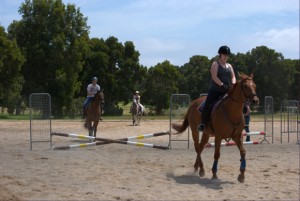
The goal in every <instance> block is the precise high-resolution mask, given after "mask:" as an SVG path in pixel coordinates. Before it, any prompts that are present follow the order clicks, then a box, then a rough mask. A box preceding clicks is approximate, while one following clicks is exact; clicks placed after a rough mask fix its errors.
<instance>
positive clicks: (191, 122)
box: [172, 74, 259, 182]
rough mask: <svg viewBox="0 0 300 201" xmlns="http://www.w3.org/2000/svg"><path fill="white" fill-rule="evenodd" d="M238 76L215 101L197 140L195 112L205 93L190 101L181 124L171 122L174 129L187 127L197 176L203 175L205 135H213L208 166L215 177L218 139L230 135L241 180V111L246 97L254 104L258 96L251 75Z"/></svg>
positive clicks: (198, 116)
mask: <svg viewBox="0 0 300 201" xmlns="http://www.w3.org/2000/svg"><path fill="white" fill-rule="evenodd" d="M240 78H241V80H239V81H238V82H237V83H236V84H234V85H233V86H232V88H231V90H230V91H229V93H228V96H227V97H226V98H223V99H222V100H221V102H220V103H219V104H216V106H215V108H214V109H213V111H212V113H211V116H210V118H211V119H210V121H209V123H208V124H207V125H206V128H205V129H204V131H203V134H202V138H201V142H200V143H199V131H198V125H199V124H200V122H201V113H199V111H198V108H199V106H200V104H201V103H202V102H203V101H204V100H205V99H206V97H200V98H198V99H196V100H194V101H193V102H192V103H191V105H190V106H189V109H188V111H187V113H186V114H185V117H184V120H183V123H182V124H181V125H178V124H173V125H172V127H173V129H175V130H176V131H177V132H178V133H182V132H183V131H185V130H186V128H187V127H188V126H190V127H191V130H192V135H193V140H194V147H195V151H196V153H197V157H196V161H195V164H194V169H195V172H196V171H197V170H198V168H200V170H199V175H200V177H203V176H204V175H205V171H204V167H203V162H202V159H201V153H202V151H203V149H204V147H205V146H206V145H207V143H208V140H209V137H210V136H215V154H214V163H213V166H212V174H213V177H212V178H213V179H215V178H217V169H218V160H219V158H220V147H221V141H222V140H223V139H230V138H231V139H232V140H233V141H234V142H235V143H236V145H237V147H238V149H239V151H240V155H241V164H240V175H239V176H238V181H239V182H244V180H245V175H244V173H245V170H246V159H245V156H246V150H245V148H244V145H243V136H242V131H243V128H244V126H245V121H244V117H243V114H242V113H243V106H244V103H245V102H246V101H247V100H251V101H252V103H253V104H258V102H259V99H258V97H257V95H256V85H255V83H254V82H253V75H251V76H248V75H245V74H243V75H240Z"/></svg>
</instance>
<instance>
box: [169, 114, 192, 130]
mask: <svg viewBox="0 0 300 201" xmlns="http://www.w3.org/2000/svg"><path fill="white" fill-rule="evenodd" d="M188 126H189V121H188V118H187V114H186V115H185V117H184V120H183V122H182V123H181V124H175V123H173V124H172V128H173V129H174V130H176V131H177V134H179V133H182V132H184V131H185V130H186V129H187V127H188Z"/></svg>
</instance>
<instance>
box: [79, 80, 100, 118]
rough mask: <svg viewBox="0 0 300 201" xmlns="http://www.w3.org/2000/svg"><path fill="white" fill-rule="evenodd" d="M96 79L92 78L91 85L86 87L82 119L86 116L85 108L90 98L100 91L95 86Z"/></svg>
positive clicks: (96, 85)
mask: <svg viewBox="0 0 300 201" xmlns="http://www.w3.org/2000/svg"><path fill="white" fill-rule="evenodd" d="M97 82H98V78H97V77H93V78H92V83H91V84H89V85H88V86H87V97H86V99H85V101H84V103H83V108H82V111H83V112H82V118H83V119H84V118H85V116H86V108H87V106H88V104H89V103H90V101H91V100H92V98H93V97H94V96H95V94H96V93H97V92H98V91H100V86H99V85H98V84H97Z"/></svg>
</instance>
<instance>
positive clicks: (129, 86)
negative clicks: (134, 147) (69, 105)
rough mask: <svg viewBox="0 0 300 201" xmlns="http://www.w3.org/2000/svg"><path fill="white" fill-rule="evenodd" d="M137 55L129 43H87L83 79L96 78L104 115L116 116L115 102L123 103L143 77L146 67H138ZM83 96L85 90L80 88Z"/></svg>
mask: <svg viewBox="0 0 300 201" xmlns="http://www.w3.org/2000/svg"><path fill="white" fill-rule="evenodd" d="M139 55H140V54H139V52H138V51H136V50H135V46H134V44H133V42H131V41H126V42H125V43H124V45H123V44H122V43H120V42H118V39H117V38H115V37H113V36H111V37H109V38H108V39H106V40H103V39H98V38H93V39H91V40H90V41H89V53H88V54H87V57H86V61H87V62H86V64H85V66H84V70H83V71H85V73H84V74H85V75H84V80H85V81H86V82H87V83H88V82H90V79H91V77H92V76H98V77H99V84H100V86H101V88H102V89H103V90H104V92H105V102H106V106H105V108H106V109H105V113H106V114H113V113H119V112H118V111H119V110H120V108H119V107H118V103H119V102H124V103H125V104H127V103H128V102H129V101H130V100H131V97H132V93H133V91H134V89H135V87H137V86H139V84H140V83H141V81H142V80H143V79H144V77H145V75H146V72H147V70H146V68H145V67H141V66H140V64H139ZM82 89H83V90H82V94H86V88H85V87H83V88H82Z"/></svg>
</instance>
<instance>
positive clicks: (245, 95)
mask: <svg viewBox="0 0 300 201" xmlns="http://www.w3.org/2000/svg"><path fill="white" fill-rule="evenodd" d="M246 80H252V78H250V77H248V78H246V79H243V80H241V83H240V84H241V88H242V92H243V95H244V97H245V98H246V100H251V99H252V98H253V97H255V96H256V97H257V95H256V93H252V91H251V94H247V93H246V91H245V86H244V85H243V84H242V82H244V81H246ZM228 97H229V98H230V99H231V100H232V101H234V102H245V101H244V100H238V99H234V98H233V97H231V96H228Z"/></svg>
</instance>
